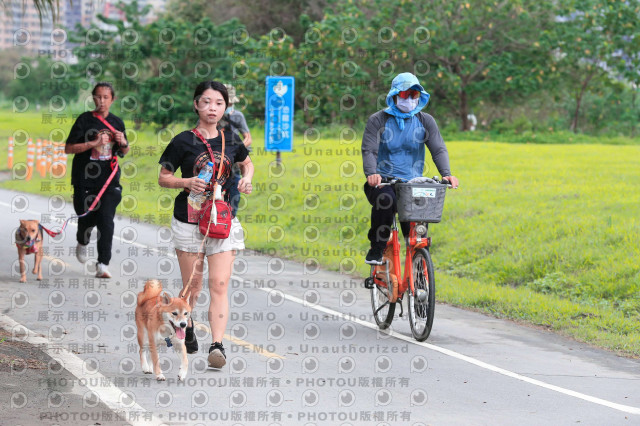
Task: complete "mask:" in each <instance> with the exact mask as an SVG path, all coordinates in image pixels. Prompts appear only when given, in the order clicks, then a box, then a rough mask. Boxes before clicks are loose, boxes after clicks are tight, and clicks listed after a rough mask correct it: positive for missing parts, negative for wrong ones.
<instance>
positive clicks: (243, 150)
mask: <svg viewBox="0 0 640 426" xmlns="http://www.w3.org/2000/svg"><path fill="white" fill-rule="evenodd" d="M248 156H249V151H248V150H247V147H246V146H244V144H243V143H240V145H238V150H237V151H236V155H235V157H233V162H234V163H242V162H243V161H244V160H246V159H247V157H248Z"/></svg>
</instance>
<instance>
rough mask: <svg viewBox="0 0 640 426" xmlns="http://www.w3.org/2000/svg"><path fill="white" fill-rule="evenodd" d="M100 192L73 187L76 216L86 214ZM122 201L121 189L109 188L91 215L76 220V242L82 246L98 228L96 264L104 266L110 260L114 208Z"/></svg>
mask: <svg viewBox="0 0 640 426" xmlns="http://www.w3.org/2000/svg"><path fill="white" fill-rule="evenodd" d="M98 192H100V188H83V187H78V186H75V187H74V189H73V208H74V209H75V211H76V214H78V215H81V214H82V213H84V212H86V211H87V210H88V209H89V206H91V203H93V200H94V199H95V198H96V196H97V195H98ZM121 200H122V187H121V186H120V185H117V186H110V187H109V188H107V190H106V191H105V192H104V194H102V197H101V198H100V201H99V202H98V205H97V206H96V207H95V208H94V209H93V211H92V212H91V213H89V214H88V215H86V216H85V217H81V218H80V219H78V232H77V233H76V240H78V243H80V244H82V245H87V244H89V239H90V237H91V231H92V230H93V228H94V227H96V226H97V227H98V262H99V263H103V264H105V265H108V264H109V261H110V260H111V244H112V242H113V230H114V224H113V218H114V217H115V215H116V207H118V204H120V201H121Z"/></svg>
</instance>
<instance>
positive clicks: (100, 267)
mask: <svg viewBox="0 0 640 426" xmlns="http://www.w3.org/2000/svg"><path fill="white" fill-rule="evenodd" d="M96 278H111V274H110V273H109V269H108V268H107V265H105V264H104V263H98V264H97V265H96Z"/></svg>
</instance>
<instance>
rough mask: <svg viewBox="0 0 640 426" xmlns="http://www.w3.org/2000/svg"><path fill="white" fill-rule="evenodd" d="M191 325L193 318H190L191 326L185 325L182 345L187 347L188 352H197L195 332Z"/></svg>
mask: <svg viewBox="0 0 640 426" xmlns="http://www.w3.org/2000/svg"><path fill="white" fill-rule="evenodd" d="M193 326H194V324H193V320H191V327H187V329H186V331H185V335H184V345H185V346H186V348H187V353H188V354H195V353H196V352H198V339H196V333H194V332H193Z"/></svg>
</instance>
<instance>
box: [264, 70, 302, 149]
mask: <svg viewBox="0 0 640 426" xmlns="http://www.w3.org/2000/svg"><path fill="white" fill-rule="evenodd" d="M266 86H267V90H266V99H265V100H266V103H265V105H266V108H265V114H264V115H265V129H264V147H265V150H267V151H281V152H282V151H285V152H290V151H292V150H293V93H294V90H295V80H294V78H293V77H267V84H266Z"/></svg>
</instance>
